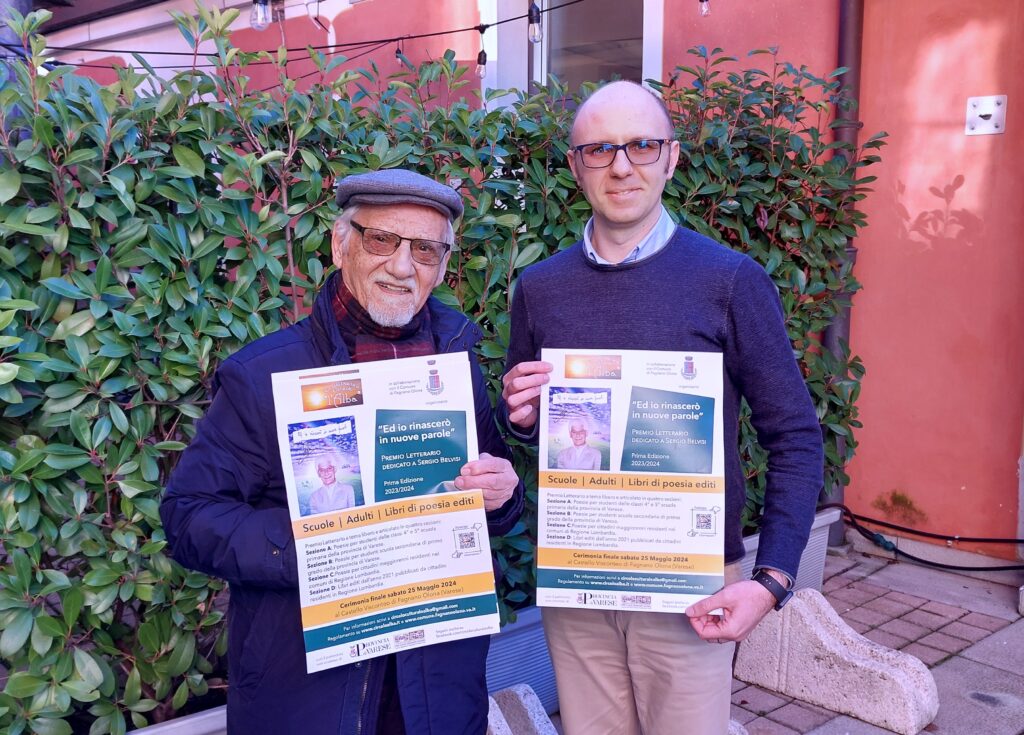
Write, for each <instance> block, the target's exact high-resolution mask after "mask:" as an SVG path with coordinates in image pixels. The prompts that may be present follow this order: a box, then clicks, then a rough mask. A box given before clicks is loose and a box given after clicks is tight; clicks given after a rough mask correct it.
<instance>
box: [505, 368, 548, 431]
mask: <svg viewBox="0 0 1024 735" xmlns="http://www.w3.org/2000/svg"><path fill="white" fill-rule="evenodd" d="M553 369H554V366H553V365H552V364H551V363H550V362H541V361H539V360H538V361H537V362H521V363H519V364H518V365H516V366H515V367H513V368H512V369H511V370H509V371H508V372H507V373H505V376H504V377H503V378H502V379H501V383H502V389H501V397H502V398H503V399H504V401H505V405H506V406H508V420H509V421H510V422H511V423H513V424H515V425H516V426H518V427H519V428H521V429H530V428H532V427H533V425H534V424H536V423H537V417H538V416H539V415H540V389H541V386H543V385H544V384H545V383H547V382H548V380H550V378H548V373H550V372H551V371H552V370H553Z"/></svg>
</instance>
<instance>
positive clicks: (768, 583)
mask: <svg viewBox="0 0 1024 735" xmlns="http://www.w3.org/2000/svg"><path fill="white" fill-rule="evenodd" d="M751 579H752V580H754V581H755V582H757V583H758V584H760V585H761V586H762V587H764V588H765V589H766V590H768V591H769V592H771V593H772V597H774V598H775V609H776V610H781V609H782V606H783V605H785V604H786V603H787V602H789V598H790V597H792V596H793V592H792V590H788V589H786V587H785V585H783V584H782V583H781V582H779V580H777V579H775V577H773V576H772V575H770V574H769V573H768V572H766V571H765V570H764V569H758V570H757V571H756V572H754V576H753V577H751Z"/></svg>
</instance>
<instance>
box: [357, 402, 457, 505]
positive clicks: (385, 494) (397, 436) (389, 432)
mask: <svg viewBox="0 0 1024 735" xmlns="http://www.w3.org/2000/svg"><path fill="white" fill-rule="evenodd" d="M375 459H376V463H377V464H376V479H375V483H376V498H377V500H378V501H381V500H398V499H400V498H407V497H410V496H412V495H433V494H434V493H443V492H447V491H450V490H455V489H456V488H455V485H454V484H453V482H452V480H454V479H455V478H456V477H458V475H459V470H460V469H461V468H462V465H464V464H465V463H466V462H467V461H469V459H468V454H467V448H466V412H465V411H395V410H380V411H377V450H376V458H375Z"/></svg>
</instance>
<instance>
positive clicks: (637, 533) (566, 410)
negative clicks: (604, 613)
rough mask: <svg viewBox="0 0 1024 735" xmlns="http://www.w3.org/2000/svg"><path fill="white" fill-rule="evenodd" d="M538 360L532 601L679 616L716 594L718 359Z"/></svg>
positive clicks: (637, 355)
mask: <svg viewBox="0 0 1024 735" xmlns="http://www.w3.org/2000/svg"><path fill="white" fill-rule="evenodd" d="M541 359H542V360H544V361H546V362H550V363H551V364H552V365H553V366H554V369H553V371H552V372H551V374H550V375H551V380H550V382H549V383H548V384H547V385H545V386H544V389H543V392H542V393H541V401H540V411H541V413H540V444H539V458H538V460H539V482H538V488H539V527H538V540H537V547H538V548H537V603H538V604H539V605H542V606H550V607H574V608H584V609H597V608H604V609H612V610H641V611H642V610H646V611H652V612H683V611H685V609H686V608H687V607H689V606H690V605H691V604H693V603H694V602H696V601H697V600H699V599H701V598H703V597H706V596H708V595H710V594H712V593H713V592H715V591H717V590H718V589H720V588H721V587H722V586H723V584H724V553H723V549H724V536H723V533H722V531H723V529H722V520H723V518H724V508H725V476H724V474H725V469H724V468H725V459H724V453H723V445H722V441H723V436H722V356H721V355H720V354H715V353H704V352H686V353H684V352H656V351H636V350H552V349H544V350H543V351H542V354H541Z"/></svg>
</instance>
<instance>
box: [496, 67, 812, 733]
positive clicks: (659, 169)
mask: <svg viewBox="0 0 1024 735" xmlns="http://www.w3.org/2000/svg"><path fill="white" fill-rule="evenodd" d="M673 137H674V130H673V125H672V120H671V117H670V116H669V114H668V111H667V110H666V109H665V106H664V105H663V104H662V102H661V100H660V99H658V98H657V97H655V96H654V95H653V94H652V93H651V92H649V91H648V90H646V89H644V88H643V87H641V86H639V85H637V84H633V83H631V82H615V83H612V84H609V85H607V86H605V87H602V88H601V89H599V90H597V91H596V92H595V93H594V94H593V95H592V96H591V97H590V98H589V99H588V100H587V101H586V102H584V104H583V105H582V106H581V107H580V109H579V110H578V111H577V114H576V119H575V122H574V125H573V128H572V133H571V147H570V151H569V167H570V169H571V170H572V174H573V176H574V177H575V179H576V182H577V184H578V185H579V187H580V189H581V190H582V191H583V194H584V195H585V196H586V198H587V200H588V201H589V202H590V205H591V207H592V209H593V217H592V218H591V220H590V222H588V223H587V226H586V229H585V231H584V237H583V240H582V242H578V243H576V244H575V245H573V246H572V247H570V248H568V249H566V250H564V251H562V252H560V253H558V254H556V255H554V256H552V257H551V258H549V259H547V260H546V261H544V262H541V263H538V264H536V265H533V266H531V267H530V268H529V269H527V270H526V271H525V272H524V273H523V274H522V276H521V277H520V278H519V283H518V285H517V287H516V291H515V296H514V298H513V303H512V330H511V338H510V344H509V354H508V363H507V367H508V370H507V372H506V375H505V376H504V389H503V393H502V398H503V405H502V412H503V417H504V418H505V419H507V422H508V424H509V428H510V429H511V430H512V431H513V432H514V433H516V434H517V435H519V436H520V437H521V438H523V439H529V438H531V437H532V436H534V435H535V433H536V423H537V414H538V411H539V402H538V396H539V392H540V390H541V386H542V385H543V384H544V383H546V382H547V381H548V373H549V372H550V371H551V369H552V368H551V365H550V364H549V363H545V362H541V361H539V357H540V350H541V348H543V347H561V348H566V347H573V348H592V349H609V350H614V349H639V350H676V351H706V352H720V353H722V355H723V361H724V365H725V375H724V381H725V395H724V418H725V422H726V425H725V436H726V437H731V438H732V448H731V449H728V448H727V450H726V473H725V474H726V518H727V530H726V538H725V561H726V563H727V566H726V575H725V576H726V582H727V584H726V586H725V587H724V588H723V589H722V590H721V591H719V592H718V593H716V594H714V595H712V596H711V597H709V598H707V599H706V600H703V601H701V602H699V603H697V604H695V605H692V606H691V607H690V609H689V610H687V613H686V615H673V614H666V613H648V612H625V611H600V610H577V609H560V608H547V609H545V610H544V625H545V630H546V633H547V636H548V644H549V646H550V648H551V654H552V658H553V660H554V663H555V672H556V676H557V679H558V695H559V701H560V705H561V707H560V709H561V714H562V721H563V723H564V724H565V728H566V732H567V733H568V734H569V735H600V734H601V733H608V734H609V735H612V734H613V733H614V735H634V734H635V733H641V732H642V733H646V734H647V735H667V734H668V733H685V734H686V735H722V734H723V733H725V732H726V730H727V729H728V722H729V698H730V681H731V663H732V656H733V650H734V648H735V641H740V640H743V638H744V637H745V636H746V635H747V634H748V633H749V632H750V631H751V630H752V629H753V628H754V626H756V625H757V624H758V622H759V621H760V620H761V618H762V617H764V615H765V614H767V613H768V611H769V610H771V609H772V608H773V607H777V606H781V604H782V603H783V602H785V600H786V599H787V598H788V594H789V593H788V591H787V587H788V586H789V585H790V584H791V579H792V577H793V576H794V575H795V574H796V571H797V564H798V562H799V559H800V553H801V551H802V549H803V547H804V545H805V544H806V541H807V535H808V531H809V529H810V522H811V518H812V516H813V512H814V505H815V500H816V498H817V495H818V491H819V490H820V488H821V484H822V462H823V456H822V445H821V434H820V429H819V427H818V422H817V419H816V416H815V413H814V408H813V405H812V403H811V400H810V398H809V396H808V392H807V389H806V387H805V386H804V383H803V380H802V379H801V375H800V371H799V370H798V368H797V365H796V362H795V361H794V359H793V352H792V350H791V348H790V343H789V338H788V337H787V335H786V330H785V325H784V324H783V318H782V309H781V304H780V301H779V295H778V292H777V290H776V288H775V286H774V285H773V284H772V281H771V280H770V279H769V278H768V276H767V275H766V274H765V272H764V270H763V269H762V268H761V267H760V266H758V265H757V263H755V262H754V261H753V260H751V259H750V258H748V257H746V256H744V255H741V254H739V253H737V252H734V251H732V250H730V249H728V248H725V247H723V246H721V245H719V244H717V243H715V242H714V241H712V240H710V239H708V238H706V237H703V236H701V235H698V234H697V233H695V232H692V231H691V230H687V229H684V228H682V227H677V226H676V225H675V223H674V222H673V221H672V218H671V217H670V216H669V214H668V212H667V211H666V210H665V208H664V206H662V203H661V197H662V192H663V191H664V189H665V184H666V183H667V182H668V181H669V179H671V178H672V175H673V172H674V171H675V167H676V162H677V161H678V159H679V143H678V142H677V141H675V140H673ZM741 396H742V397H744V398H746V400H747V402H748V403H749V404H750V407H751V409H752V411H753V421H754V425H755V427H756V428H757V432H758V438H759V440H760V442H761V444H762V446H764V447H765V449H767V450H768V452H769V471H768V486H767V489H766V491H765V511H764V518H763V520H762V533H761V544H760V548H759V551H758V557H757V562H756V565H757V568H756V574H755V577H754V579H752V580H742V581H741V580H739V579H738V577H739V567H738V562H739V560H740V558H741V557H742V556H743V545H742V542H741V538H740V513H741V511H742V509H743V505H744V481H743V474H742V471H741V469H740V461H739V455H738V452H737V449H736V443H735V442H736V434H737V431H738V415H739V406H740V398H741ZM715 609H720V610H721V611H722V615H711V614H710V612H711V611H712V610H715Z"/></svg>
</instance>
